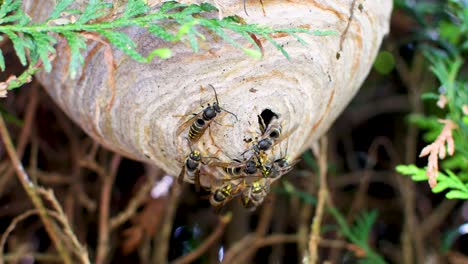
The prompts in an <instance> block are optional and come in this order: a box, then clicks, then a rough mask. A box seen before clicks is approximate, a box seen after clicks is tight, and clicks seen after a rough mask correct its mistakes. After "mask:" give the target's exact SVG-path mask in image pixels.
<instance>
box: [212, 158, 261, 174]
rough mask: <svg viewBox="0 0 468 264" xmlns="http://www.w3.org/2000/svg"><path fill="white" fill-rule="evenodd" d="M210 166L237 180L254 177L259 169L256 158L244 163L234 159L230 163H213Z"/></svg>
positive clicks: (259, 165)
mask: <svg viewBox="0 0 468 264" xmlns="http://www.w3.org/2000/svg"><path fill="white" fill-rule="evenodd" d="M210 166H214V167H220V168H222V169H223V170H224V172H226V173H227V174H229V175H230V176H234V177H238V178H241V177H245V176H249V175H254V174H256V173H258V169H259V168H261V164H260V162H259V158H258V157H256V156H252V157H251V158H249V159H248V160H247V161H245V162H242V161H240V160H237V159H234V160H233V161H232V162H213V163H211V164H210Z"/></svg>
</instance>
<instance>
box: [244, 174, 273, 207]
mask: <svg viewBox="0 0 468 264" xmlns="http://www.w3.org/2000/svg"><path fill="white" fill-rule="evenodd" d="M269 192H270V183H269V182H268V180H267V179H265V178H260V179H259V180H257V181H254V182H252V183H251V184H250V185H249V186H248V187H247V188H245V189H244V191H243V192H242V195H241V201H242V205H243V206H244V207H245V208H255V207H257V206H259V205H260V204H262V203H263V200H265V197H266V196H267V195H268V193H269Z"/></svg>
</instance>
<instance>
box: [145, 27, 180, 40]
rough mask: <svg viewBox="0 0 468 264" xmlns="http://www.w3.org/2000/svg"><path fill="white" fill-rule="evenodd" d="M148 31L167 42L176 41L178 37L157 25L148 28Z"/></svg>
mask: <svg viewBox="0 0 468 264" xmlns="http://www.w3.org/2000/svg"><path fill="white" fill-rule="evenodd" d="M148 31H149V32H150V33H151V34H153V35H155V36H156V37H158V38H161V39H163V40H166V41H175V40H176V37H175V36H174V34H172V33H170V32H169V31H167V30H166V29H165V28H163V27H161V26H159V25H157V24H152V25H150V26H149V27H148Z"/></svg>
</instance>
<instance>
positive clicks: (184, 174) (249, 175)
mask: <svg viewBox="0 0 468 264" xmlns="http://www.w3.org/2000/svg"><path fill="white" fill-rule="evenodd" d="M210 87H211V88H212V89H213V91H214V95H215V101H214V102H213V103H212V104H208V106H207V107H205V108H203V109H202V110H201V111H200V112H199V113H197V114H194V116H193V117H192V118H190V119H188V120H187V121H185V122H184V123H183V124H182V125H180V126H179V128H178V129H177V132H176V135H177V136H180V135H181V134H182V133H183V132H185V131H188V132H186V133H187V134H186V139H187V141H188V145H189V148H190V152H189V153H185V155H186V158H185V160H184V161H183V166H182V170H181V173H180V175H179V177H178V181H179V183H182V182H184V180H185V181H186V182H190V183H192V184H195V187H196V189H197V191H199V190H200V187H201V184H200V175H201V174H210V178H211V179H214V180H215V182H216V183H213V184H210V187H209V189H208V191H209V192H210V203H211V204H212V205H213V206H215V207H218V208H219V207H222V206H223V205H224V204H226V203H227V202H228V201H230V200H232V199H234V198H235V197H237V196H240V200H241V202H242V205H243V206H244V207H246V208H256V207H257V206H258V205H260V204H261V203H262V202H263V201H264V199H265V197H266V196H267V195H268V193H269V191H270V184H271V183H272V182H273V181H274V180H276V179H278V178H279V177H281V176H282V175H284V174H286V173H287V172H289V171H290V170H291V169H292V167H293V165H294V164H295V163H296V162H297V161H292V160H291V159H290V158H289V157H288V156H287V155H286V154H285V155H283V156H281V157H276V158H275V157H273V158H271V157H270V156H271V155H272V151H271V150H272V149H273V148H274V147H275V146H276V145H277V144H278V143H280V142H281V141H282V140H283V139H285V138H287V137H288V136H289V135H290V134H291V133H292V132H293V131H294V130H293V129H291V130H290V131H288V133H283V132H284V131H283V123H282V122H281V120H280V118H279V117H278V116H277V115H274V116H273V117H272V118H271V120H268V121H269V122H265V121H264V119H263V118H262V117H261V116H259V123H260V132H261V133H260V135H258V136H256V137H255V139H254V140H252V141H250V142H249V146H248V148H247V149H246V150H245V151H244V152H243V153H241V154H240V155H239V157H238V158H235V159H232V160H229V161H222V160H220V159H219V158H218V157H211V156H209V155H202V153H201V151H200V149H199V148H198V147H197V145H198V141H199V140H200V138H201V137H202V136H203V134H204V133H205V131H206V130H207V129H208V127H209V126H210V124H211V123H212V122H215V119H217V117H218V116H219V115H220V114H221V113H222V112H226V113H228V114H231V115H232V116H234V117H235V118H236V120H237V116H236V115H235V114H234V113H232V112H230V111H228V110H226V109H224V108H222V107H221V106H220V104H219V101H218V96H217V93H216V89H215V88H214V87H213V86H212V85H210Z"/></svg>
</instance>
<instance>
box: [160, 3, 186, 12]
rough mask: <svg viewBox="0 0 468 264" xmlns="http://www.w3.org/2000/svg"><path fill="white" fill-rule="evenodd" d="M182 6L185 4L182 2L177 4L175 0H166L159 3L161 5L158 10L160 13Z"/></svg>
mask: <svg viewBox="0 0 468 264" xmlns="http://www.w3.org/2000/svg"><path fill="white" fill-rule="evenodd" d="M184 6H185V5H184V4H179V3H177V2H176V1H168V2H164V3H163V4H162V5H161V7H160V8H159V11H160V12H162V13H167V12H168V11H171V10H173V9H175V8H178V7H184Z"/></svg>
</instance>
